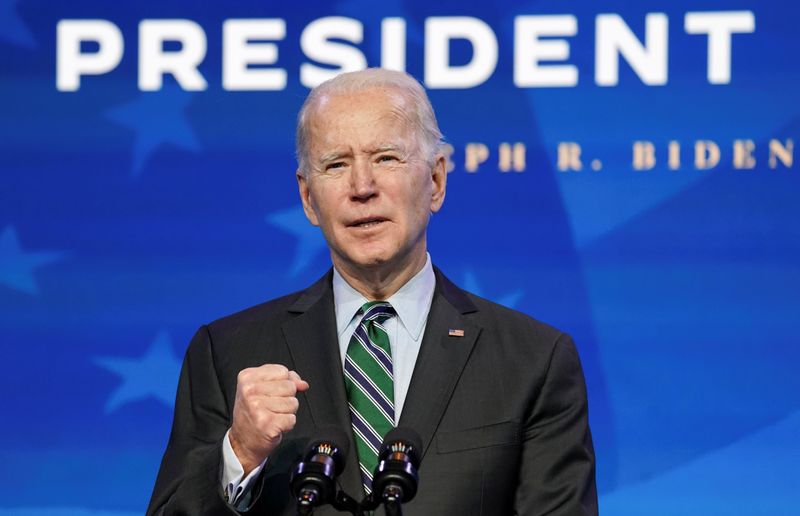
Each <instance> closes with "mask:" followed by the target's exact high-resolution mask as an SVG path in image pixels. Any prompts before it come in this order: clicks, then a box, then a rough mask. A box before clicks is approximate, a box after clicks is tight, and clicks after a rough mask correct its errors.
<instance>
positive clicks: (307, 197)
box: [297, 170, 319, 226]
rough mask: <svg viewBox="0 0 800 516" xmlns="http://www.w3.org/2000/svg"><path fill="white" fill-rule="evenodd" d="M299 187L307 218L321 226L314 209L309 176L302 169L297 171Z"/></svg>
mask: <svg viewBox="0 0 800 516" xmlns="http://www.w3.org/2000/svg"><path fill="white" fill-rule="evenodd" d="M297 188H298V190H300V201H301V202H302V203H303V211H304V212H305V214H306V218H307V219H308V221H309V222H311V224H313V225H315V226H319V219H318V218H317V213H316V212H315V211H314V206H313V204H312V201H311V190H310V189H309V187H308V178H307V177H306V176H305V174H303V172H302V171H300V170H298V171H297Z"/></svg>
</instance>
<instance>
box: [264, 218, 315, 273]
mask: <svg viewBox="0 0 800 516" xmlns="http://www.w3.org/2000/svg"><path fill="white" fill-rule="evenodd" d="M266 220H267V222H269V223H270V224H272V225H274V226H276V227H278V228H280V229H282V230H283V231H286V232H287V233H289V234H291V235H292V236H294V237H295V239H297V247H296V248H295V253H294V258H293V260H292V267H291V269H290V270H289V275H290V276H296V275H297V274H299V273H300V272H302V271H303V270H304V269H305V268H306V267H308V266H309V264H311V261H312V260H313V259H314V257H316V256H317V255H318V254H319V253H320V252H321V251H322V250H323V249H325V248H326V244H325V239H324V238H323V237H322V234H321V233H320V231H319V229H317V227H316V226H312V225H311V224H310V223H309V222H308V219H307V218H306V215H305V213H304V212H303V208H302V206H300V207H297V208H289V209H287V210H282V211H277V212H274V213H271V214H269V215H267V217H266Z"/></svg>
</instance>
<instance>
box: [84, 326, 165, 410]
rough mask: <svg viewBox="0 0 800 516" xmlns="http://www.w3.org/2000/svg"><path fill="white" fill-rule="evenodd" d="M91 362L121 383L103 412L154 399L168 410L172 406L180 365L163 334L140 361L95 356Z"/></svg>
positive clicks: (160, 334) (161, 333)
mask: <svg viewBox="0 0 800 516" xmlns="http://www.w3.org/2000/svg"><path fill="white" fill-rule="evenodd" d="M94 363H95V364H97V365H98V366H100V367H102V368H103V369H106V370H108V371H111V372H112V373H115V374H116V375H117V376H119V377H120V378H122V384H121V385H120V386H119V387H117V389H116V390H115V391H114V392H113V393H111V397H109V399H108V401H107V402H106V406H105V411H106V413H111V412H113V411H115V410H117V409H118V408H119V407H121V406H122V405H125V404H126V403H131V402H135V401H141V400H145V399H148V398H155V399H157V400H158V401H160V402H162V403H163V404H165V405H167V406H169V407H172V406H173V405H174V404H175V388H176V386H177V380H178V374H179V373H180V370H181V362H180V360H178V359H177V358H176V357H175V354H174V353H173V350H172V344H171V342H170V338H169V335H168V334H167V333H166V332H164V331H162V332H160V333H159V334H158V335H157V336H156V338H155V340H154V341H153V343H152V344H151V345H150V349H148V350H147V352H146V353H145V354H144V355H143V356H141V357H139V358H119V357H114V358H112V357H96V358H95V359H94Z"/></svg>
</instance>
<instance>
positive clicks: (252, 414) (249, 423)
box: [229, 364, 308, 476]
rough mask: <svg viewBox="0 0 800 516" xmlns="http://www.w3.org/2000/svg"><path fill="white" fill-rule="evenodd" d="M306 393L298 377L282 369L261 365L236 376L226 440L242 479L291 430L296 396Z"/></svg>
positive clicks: (281, 367)
mask: <svg viewBox="0 0 800 516" xmlns="http://www.w3.org/2000/svg"><path fill="white" fill-rule="evenodd" d="M307 389H308V383H307V382H305V381H304V380H303V379H301V378H300V375H298V374H297V373H296V372H294V371H290V370H289V369H288V368H286V367H284V366H282V365H278V364H264V365H262V366H261V367H250V368H247V369H242V370H241V371H240V372H239V377H238V379H237V382H236V402H235V403H234V405H233V424H232V425H231V430H230V434H229V437H230V441H231V448H233V452H234V453H235V454H236V457H237V458H238V459H239V462H241V464H242V467H243V468H244V474H245V476H246V475H247V474H249V473H250V472H251V471H252V470H254V469H255V468H256V467H257V466H258V465H259V464H261V463H262V462H263V461H264V459H266V458H267V457H268V456H269V454H270V453H272V451H273V450H274V449H275V448H277V446H278V445H279V444H280V442H281V439H282V438H283V434H284V433H285V432H288V431H289V430H291V429H292V428H294V425H295V423H296V422H297V419H296V416H295V414H296V413H297V407H298V406H299V402H298V401H297V393H298V392H304V391H306V390H307Z"/></svg>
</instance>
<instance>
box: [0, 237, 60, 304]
mask: <svg viewBox="0 0 800 516" xmlns="http://www.w3.org/2000/svg"><path fill="white" fill-rule="evenodd" d="M63 256H64V253H60V252H52V251H47V252H41V251H40V252H33V253H31V252H25V251H23V250H22V247H20V245H19V239H18V238H17V232H16V231H15V230H14V227H13V226H7V227H6V228H5V229H4V230H3V233H2V234H0V284H3V285H6V286H8V287H11V288H13V289H15V290H19V291H20V292H25V293H26V294H30V295H36V294H38V293H39V289H38V287H37V285H36V280H35V279H34V277H33V271H34V269H36V268H37V267H41V266H42V265H47V264H49V263H53V262H56V261H58V260H60V259H61V258H62V257H63Z"/></svg>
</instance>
